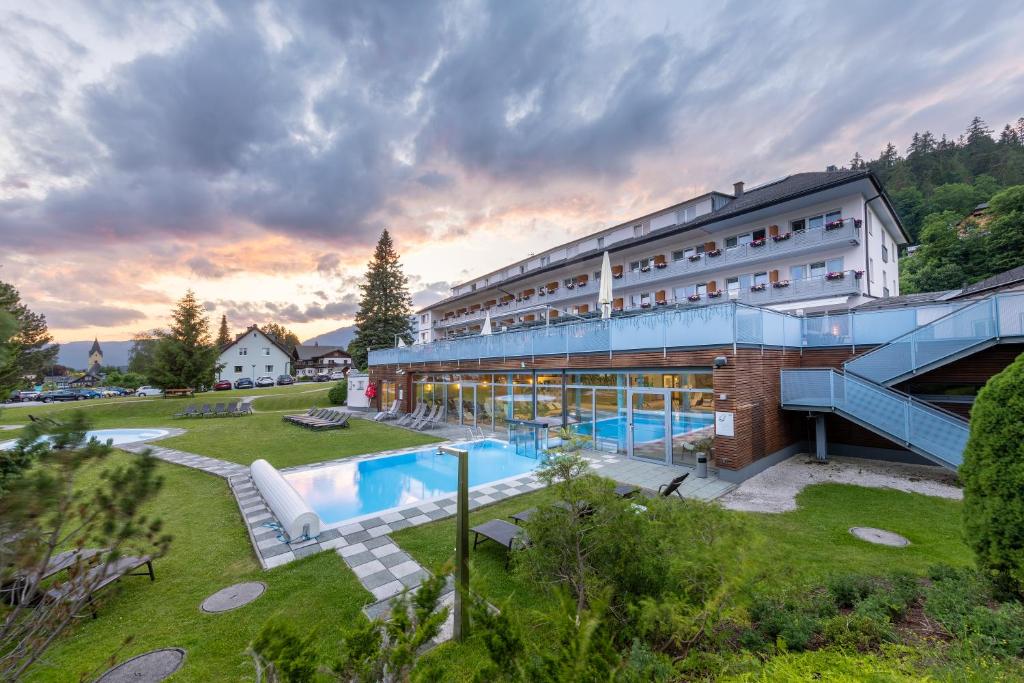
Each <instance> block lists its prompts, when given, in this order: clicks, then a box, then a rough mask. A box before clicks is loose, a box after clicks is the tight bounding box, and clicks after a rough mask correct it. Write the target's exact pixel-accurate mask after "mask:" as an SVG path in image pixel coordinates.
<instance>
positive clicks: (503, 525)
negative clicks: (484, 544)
mask: <svg viewBox="0 0 1024 683" xmlns="http://www.w3.org/2000/svg"><path fill="white" fill-rule="evenodd" d="M470 531H472V532H473V533H474V534H475V535H474V536H473V550H476V547H477V546H478V545H479V544H480V539H481V537H483V539H484V540H490V541H494V542H495V543H497V544H498V545H500V546H503V547H504V548H505V549H506V551H507V552H508V553H509V554H507V555H506V556H505V568H506V569H507V568H508V561H509V559H510V558H511V552H512V550H514V549H515V548H516V546H518V547H526V545H527V544H528V543H529V540H528V539H527V537H526V531H525V530H524V529H523V528H522V527H520V526H516V525H515V524H511V523H509V522H506V521H505V520H503V519H492V520H491V521H489V522H484V523H483V524H479V525H477V526H475V527H473V528H471V529H470Z"/></svg>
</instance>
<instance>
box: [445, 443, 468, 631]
mask: <svg viewBox="0 0 1024 683" xmlns="http://www.w3.org/2000/svg"><path fill="white" fill-rule="evenodd" d="M441 451H442V452H443V453H446V454H448V455H454V456H455V457H457V458H458V459H459V493H458V500H457V506H456V512H455V617H454V637H455V640H457V641H463V640H465V639H466V638H467V637H469V613H468V612H467V611H466V604H465V598H466V596H467V595H468V594H469V451H466V450H463V449H460V448H451V447H449V446H442V447H441Z"/></svg>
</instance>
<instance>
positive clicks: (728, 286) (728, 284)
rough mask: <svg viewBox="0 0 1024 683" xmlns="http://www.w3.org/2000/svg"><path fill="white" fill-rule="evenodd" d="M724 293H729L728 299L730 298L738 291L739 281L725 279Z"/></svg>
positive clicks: (734, 278) (737, 279) (732, 278)
mask: <svg viewBox="0 0 1024 683" xmlns="http://www.w3.org/2000/svg"><path fill="white" fill-rule="evenodd" d="M725 291H727V292H729V296H730V297H732V293H733V292H738V291H740V279H739V278H738V277H730V278H726V279H725Z"/></svg>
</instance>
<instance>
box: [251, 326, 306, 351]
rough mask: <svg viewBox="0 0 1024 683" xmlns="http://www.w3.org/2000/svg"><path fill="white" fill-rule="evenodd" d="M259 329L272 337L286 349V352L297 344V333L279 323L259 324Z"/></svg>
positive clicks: (292, 349) (293, 348)
mask: <svg viewBox="0 0 1024 683" xmlns="http://www.w3.org/2000/svg"><path fill="white" fill-rule="evenodd" d="M260 329H261V330H263V334H265V335H267V336H268V337H272V338H273V340H274V341H276V342H277V343H278V344H280V345H281V346H283V347H284V348H285V349H287V350H288V353H291V352H292V351H294V350H295V347H296V346H298V345H299V335H297V334H295V333H294V332H292V331H291V330H289V329H288V328H287V327H285V326H284V325H281V324H280V323H267V324H266V325H261V326H260Z"/></svg>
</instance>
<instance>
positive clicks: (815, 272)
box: [810, 261, 828, 277]
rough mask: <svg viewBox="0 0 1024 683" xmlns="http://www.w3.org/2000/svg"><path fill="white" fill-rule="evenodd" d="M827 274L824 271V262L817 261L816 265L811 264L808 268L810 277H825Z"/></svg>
mask: <svg viewBox="0 0 1024 683" xmlns="http://www.w3.org/2000/svg"><path fill="white" fill-rule="evenodd" d="M827 272H828V271H827V270H825V262H824V261H818V262H817V263H812V264H811V267H810V274H811V277H825V273H827Z"/></svg>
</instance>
